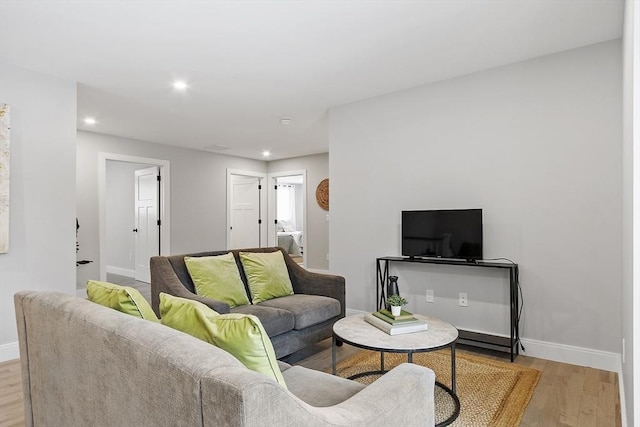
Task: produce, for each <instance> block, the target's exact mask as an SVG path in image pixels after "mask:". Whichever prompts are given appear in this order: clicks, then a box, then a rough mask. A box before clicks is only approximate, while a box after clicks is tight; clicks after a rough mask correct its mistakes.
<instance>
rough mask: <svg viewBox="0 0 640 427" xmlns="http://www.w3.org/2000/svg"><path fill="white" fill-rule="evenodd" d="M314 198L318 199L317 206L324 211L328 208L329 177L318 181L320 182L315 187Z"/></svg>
mask: <svg viewBox="0 0 640 427" xmlns="http://www.w3.org/2000/svg"><path fill="white" fill-rule="evenodd" d="M316 200H317V201H318V206H320V207H321V208H322V209H324V210H325V211H328V210H329V178H325V179H323V180H322V181H320V184H318V187H316Z"/></svg>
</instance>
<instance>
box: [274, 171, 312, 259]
mask: <svg viewBox="0 0 640 427" xmlns="http://www.w3.org/2000/svg"><path fill="white" fill-rule="evenodd" d="M293 175H302V206H303V208H304V213H303V214H302V216H303V218H302V221H303V226H302V238H303V239H304V246H306V247H307V248H308V247H309V242H308V238H309V234H308V233H307V223H308V221H307V218H308V213H307V211H308V210H309V209H308V207H307V170H306V169H298V170H291V171H284V172H273V173H270V174H269V175H268V179H267V182H268V183H269V184H268V186H269V193H268V194H269V196H268V197H267V199H268V214H267V230H268V237H267V242H268V243H267V244H268V245H269V246H278V242H276V224H275V219H276V192H275V191H276V190H275V189H274V187H275V184H276V178H280V177H282V176H293ZM308 253H309V250H308V249H307V250H305V251H304V252H303V253H302V265H308V263H307V254H308Z"/></svg>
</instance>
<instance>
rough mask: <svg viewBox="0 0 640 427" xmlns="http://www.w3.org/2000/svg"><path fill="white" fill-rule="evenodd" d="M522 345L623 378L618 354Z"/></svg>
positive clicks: (546, 356)
mask: <svg viewBox="0 0 640 427" xmlns="http://www.w3.org/2000/svg"><path fill="white" fill-rule="evenodd" d="M364 313H367V312H366V311H361V310H354V309H350V308H347V310H346V315H347V316H351V315H354V314H364ZM521 341H522V345H523V346H524V347H525V348H526V351H522V350H521V351H520V354H523V355H526V356H532V357H538V358H540V359H547V360H553V361H555V362H562V363H569V364H572V365H579V366H588V367H591V368H596V369H602V370H604V371H611V372H617V373H618V377H621V376H622V375H621V372H622V369H621V368H622V357H621V355H620V354H618V353H611V352H608V351H601V350H594V349H591V348H583V347H576V346H571V345H565V344H556V343H552V342H546V341H537V340H531V339H527V338H522V339H521Z"/></svg>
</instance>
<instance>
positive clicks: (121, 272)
mask: <svg viewBox="0 0 640 427" xmlns="http://www.w3.org/2000/svg"><path fill="white" fill-rule="evenodd" d="M107 273H111V274H117V275H118V276H125V277H135V276H136V271H135V270H129V269H127V268H122V267H114V266H112V265H107Z"/></svg>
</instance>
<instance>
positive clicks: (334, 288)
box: [285, 256, 346, 317]
mask: <svg viewBox="0 0 640 427" xmlns="http://www.w3.org/2000/svg"><path fill="white" fill-rule="evenodd" d="M285 260H286V261H287V268H288V269H289V276H290V277H291V284H292V285H293V291H294V292H295V293H297V294H306V295H321V296H325V297H331V298H335V299H337V300H338V301H340V317H344V315H345V309H346V297H345V279H344V277H342V276H337V275H334V274H324V273H315V272H312V271H309V270H306V269H304V268H302V267H300V266H299V265H298V264H296V263H295V261H293V260H292V259H291V258H290V257H288V256H287V257H285ZM289 261H291V262H289Z"/></svg>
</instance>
